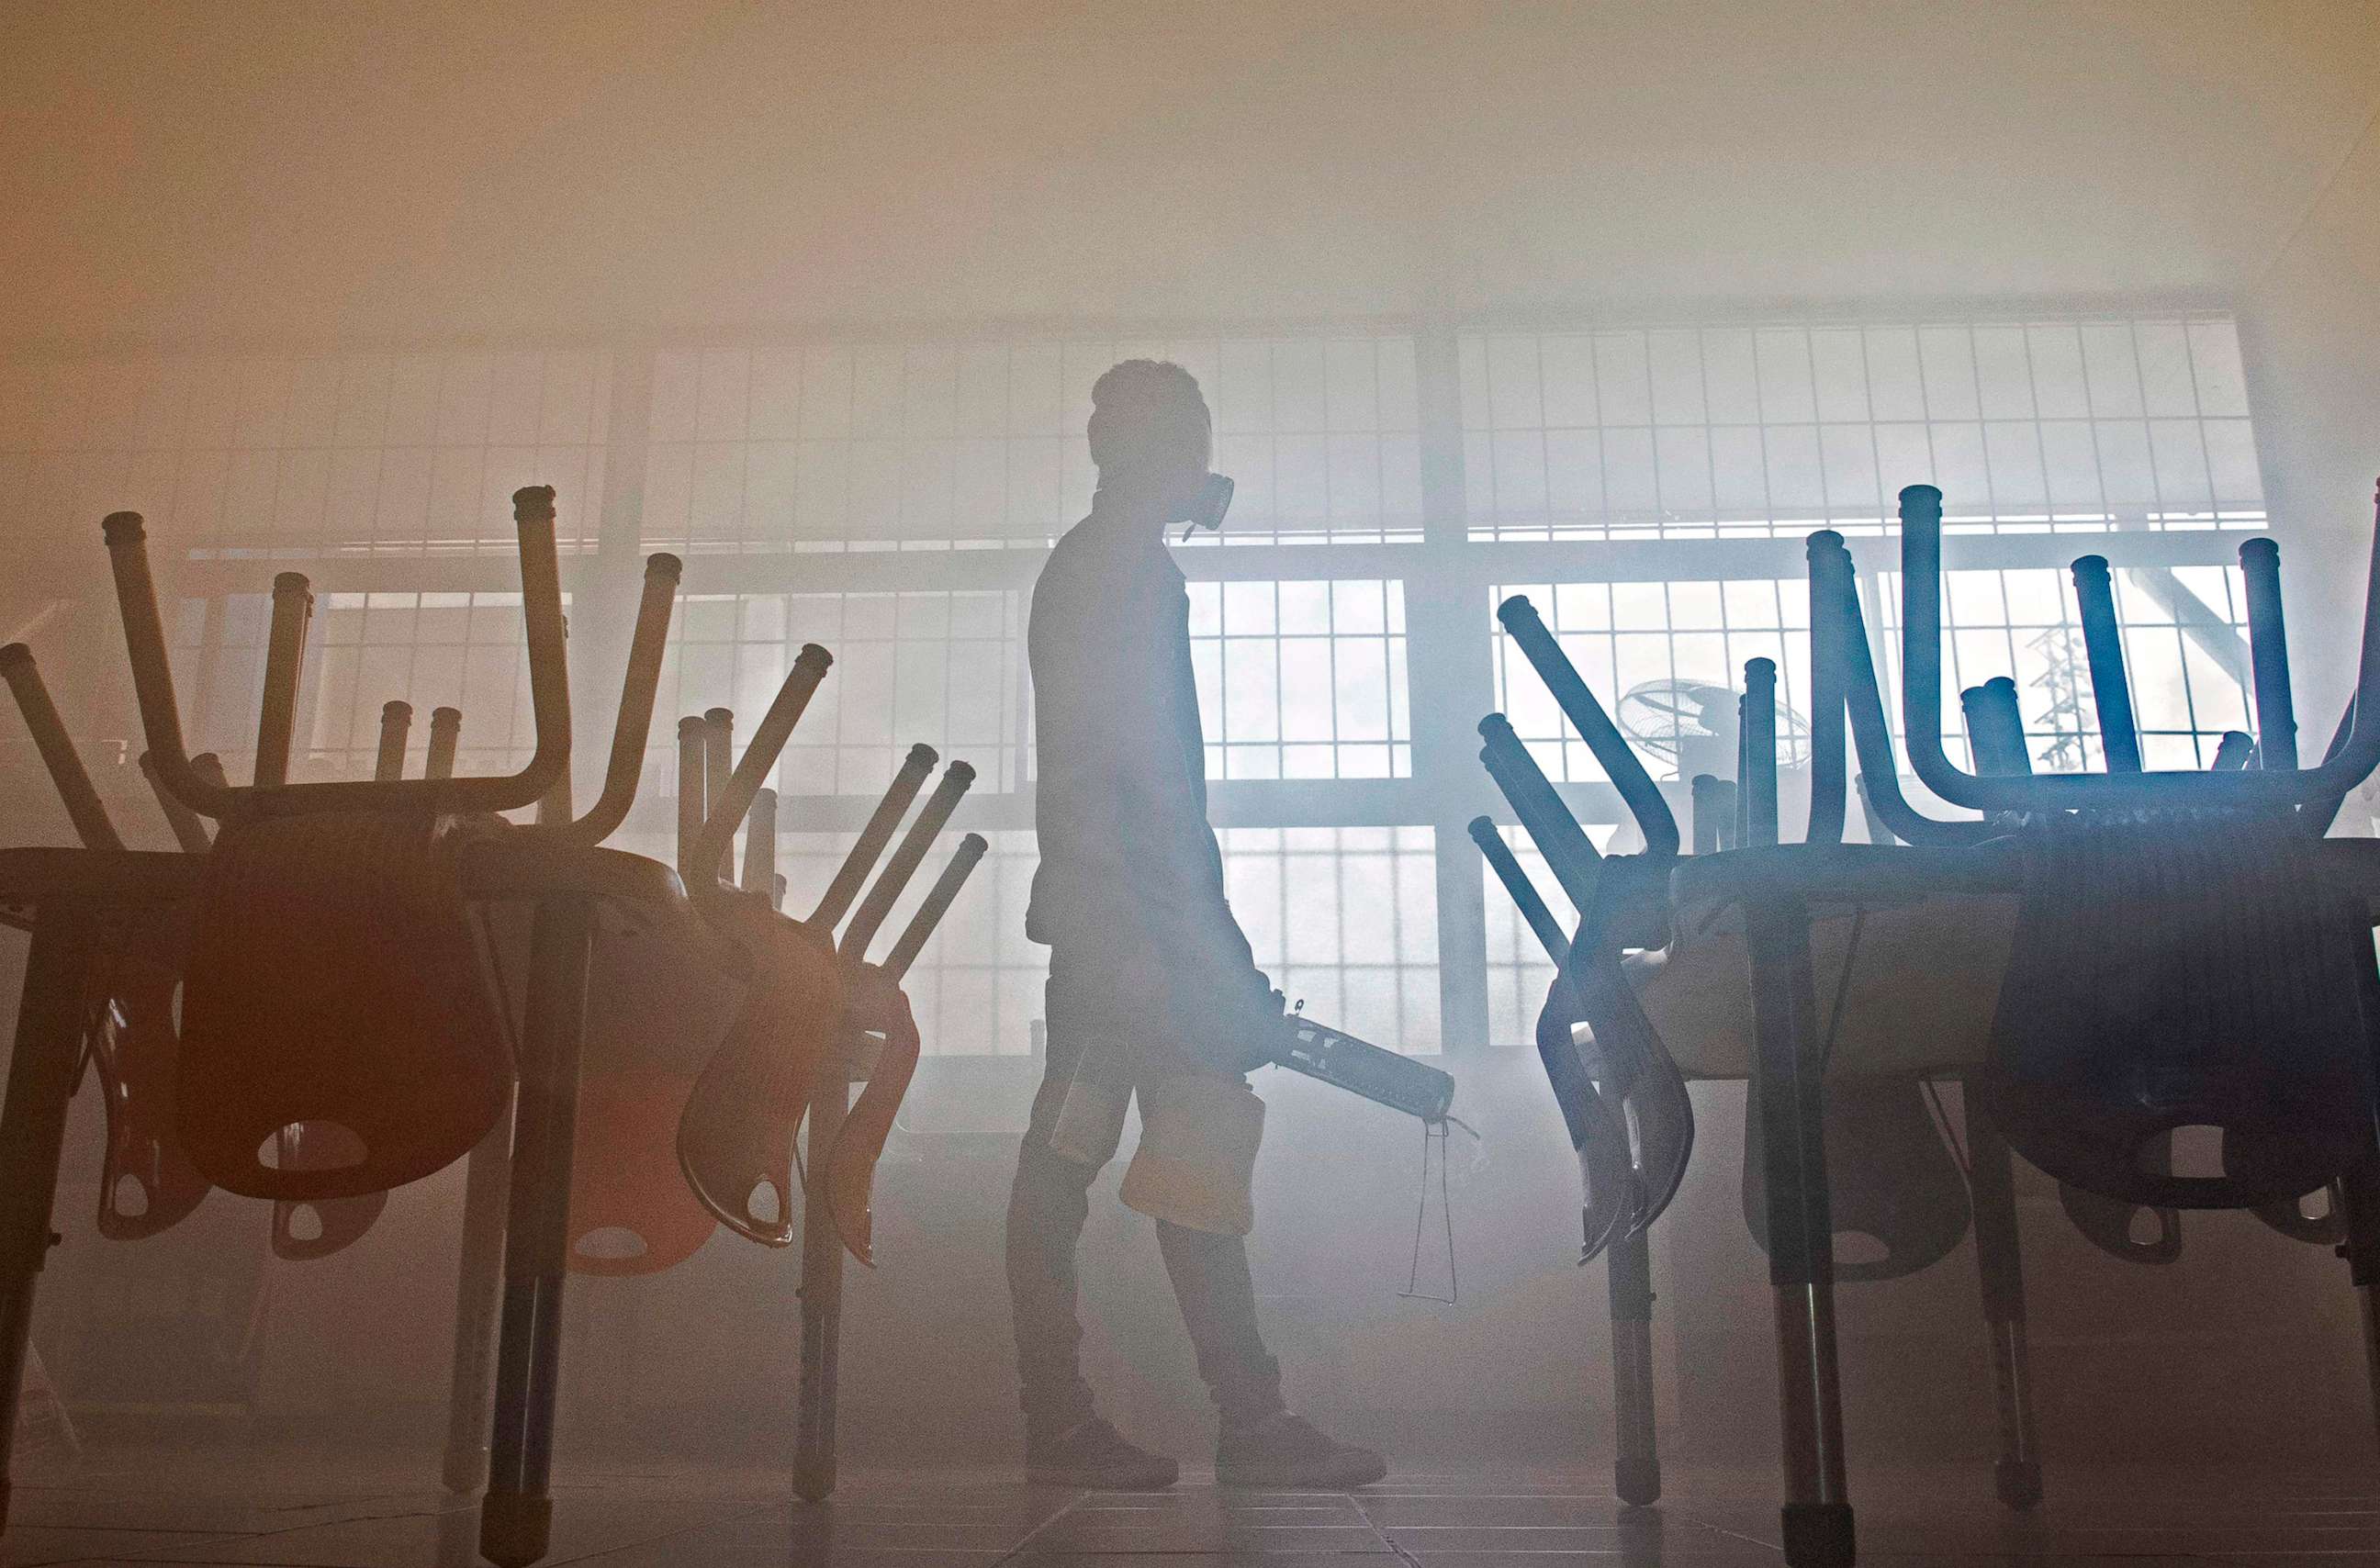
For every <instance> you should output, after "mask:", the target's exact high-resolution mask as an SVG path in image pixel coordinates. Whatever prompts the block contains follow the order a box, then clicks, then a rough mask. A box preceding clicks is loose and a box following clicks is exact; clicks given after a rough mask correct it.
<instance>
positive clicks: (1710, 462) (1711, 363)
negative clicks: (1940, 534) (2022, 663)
mask: <svg viewBox="0 0 2380 1568" xmlns="http://www.w3.org/2000/svg"><path fill="white" fill-rule="evenodd" d="M1463 445H1464V471H1465V475H1466V478H1467V480H1468V482H1469V492H1468V510H1469V514H1470V526H1471V529H1472V533H1473V535H1474V537H1475V538H1483V539H1546V538H1554V539H1623V538H1641V537H1659V538H1670V539H1688V538H1704V539H1707V538H1713V537H1718V538H1730V537H1745V536H1750V537H1761V536H1769V535H1782V536H1799V535H1800V534H1802V533H1803V532H1806V531H1807V530H1808V529H1812V528H1815V527H1820V526H1827V527H1833V528H1838V529H1846V530H1848V529H1865V530H1867V531H1874V530H1875V529H1876V528H1877V526H1878V524H1879V519H1881V518H1882V517H1886V516H1888V515H1889V512H1890V501H1891V497H1892V496H1893V494H1894V493H1895V492H1897V491H1898V490H1899V489H1900V486H1902V485H1904V484H1910V483H1915V482H1918V481H1919V480H1921V479H1922V480H1927V481H1930V482H1932V483H1934V484H1937V485H1939V486H1940V487H1941V489H1942V491H1943V492H1944V493H1945V495H1946V496H1948V497H1949V498H1950V499H1949V514H1950V517H1949V524H1950V526H1952V527H1954V528H1955V527H1958V526H1961V524H1964V525H1966V526H1980V527H1985V528H1989V529H2048V528H2082V529H2095V528H2105V527H2108V526H2110V525H2114V526H2121V525H2123V524H2126V523H2140V524H2144V525H2146V526H2149V527H2152V528H2160V527H2174V526H2197V527H2209V526H2214V525H2215V524H2216V523H2236V524H2246V523H2253V522H2256V521H2260V520H2261V519H2262V517H2263V516H2264V487H2263V485H2262V482H2261V481H2260V480H2259V479H2258V476H2257V467H2256V450H2255V440H2254V436H2253V432H2252V431H2251V430H2250V428H2249V422H2248V404H2247V392H2246V387H2245V381H2244V378H2243V376H2242V375H2241V372H2240V344H2239V336H2238V333H2237V331H2236V330H2235V328H2234V327H2233V324H2232V323H2231V322H2230V321H2228V319H2216V318H2206V317H2178V318H2168V319H2162V320H2136V321H2079V322H2078V321H2054V322H2038V321H2035V322H1896V323H1889V324H1844V325H1834V324H1815V325H1803V324H1771V325H1743V326H1709V327H1691V326H1686V327H1662V328H1645V329H1637V328H1631V329H1628V330H1624V331H1603V332H1580V333H1531V334H1481V335H1477V336H1467V337H1465V338H1464V339H1463Z"/></svg>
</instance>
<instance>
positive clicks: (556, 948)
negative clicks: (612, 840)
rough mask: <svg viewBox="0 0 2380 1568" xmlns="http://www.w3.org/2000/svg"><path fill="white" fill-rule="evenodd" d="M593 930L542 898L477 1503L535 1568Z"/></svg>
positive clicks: (580, 909)
mask: <svg viewBox="0 0 2380 1568" xmlns="http://www.w3.org/2000/svg"><path fill="white" fill-rule="evenodd" d="M593 935H594V913H593V910H592V908H591V906H589V905H588V904H587V903H586V902H584V901H582V900H578V899H556V900H553V901H552V902H549V903H545V904H541V905H540V906H538V911H537V917H536V920H535V923H534V925H533V926H532V927H531V930H530V935H529V959H528V1004H527V1006H526V1008H525V1009H524V1011H523V1018H522V1024H521V1058H522V1060H521V1064H520V1096H519V1104H518V1109H517V1111H516V1118H515V1130H514V1138H515V1142H514V1148H513V1167H512V1192H511V1202H510V1212H509V1214H508V1216H507V1222H506V1224H505V1233H504V1314H503V1319H502V1321H501V1323H500V1325H499V1327H498V1330H497V1345H496V1398H495V1420H494V1424H493V1436H492V1440H491V1441H490V1443H489V1473H488V1492H487V1496H486V1497H485V1498H483V1499H481V1500H480V1552H481V1554H482V1555H484V1556H485V1557H486V1558H487V1559H488V1561H489V1562H493V1563H495V1564H497V1568H527V1564H528V1563H531V1562H536V1561H537V1560H538V1559H539V1558H540V1557H543V1556H544V1555H545V1553H546V1548H547V1544H548V1540H549V1537H550V1536H551V1533H552V1528H553V1497H552V1495H551V1493H550V1485H551V1481H552V1477H553V1405H554V1391H555V1389H556V1387H557V1386H558V1385H559V1383H560V1381H561V1376H562V1287H563V1280H564V1272H565V1268H566V1266H567V1264H568V1261H569V1246H570V1162H571V1155H572V1152H573V1148H574V1145H575V1143H576V1141H577V1120H578V1076H579V1073H578V1068H579V1061H578V1058H579V1048H580V1045H581V1043H582V1041H583V1039H584V1038H585V1035H586V1025H587V968H588V960H589V948H590V946H591V943H592V939H593Z"/></svg>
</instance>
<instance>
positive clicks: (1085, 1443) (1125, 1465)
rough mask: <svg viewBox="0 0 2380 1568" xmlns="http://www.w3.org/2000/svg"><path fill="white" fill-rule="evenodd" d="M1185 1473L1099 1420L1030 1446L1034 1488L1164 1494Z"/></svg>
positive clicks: (1028, 1468)
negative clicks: (1162, 1491)
mask: <svg viewBox="0 0 2380 1568" xmlns="http://www.w3.org/2000/svg"><path fill="white" fill-rule="evenodd" d="M1181 1471H1182V1467H1181V1466H1180V1465H1177V1464H1176V1463H1174V1462H1173V1461H1172V1460H1171V1459H1168V1458H1167V1457H1166V1456H1165V1455H1163V1454H1161V1453H1149V1452H1148V1451H1147V1449H1145V1448H1138V1447H1135V1445H1134V1444H1133V1443H1131V1442H1130V1441H1128V1440H1126V1439H1125V1438H1124V1436H1123V1433H1121V1432H1119V1431H1117V1430H1116V1429H1115V1428H1113V1427H1111V1426H1109V1425H1108V1424H1107V1422H1106V1421H1105V1420H1104V1419H1102V1418H1101V1417H1099V1416H1092V1417H1090V1418H1089V1419H1088V1420H1086V1421H1078V1422H1076V1423H1075V1425H1074V1426H1072V1427H1070V1428H1067V1429H1066V1430H1065V1431H1063V1432H1060V1433H1058V1434H1056V1435H1054V1436H1052V1437H1050V1438H1046V1439H1042V1440H1035V1439H1034V1437H1033V1436H1032V1435H1030V1434H1029V1433H1028V1434H1027V1436H1026V1441H1025V1480H1026V1484H1027V1485H1028V1486H1036V1487H1076V1488H1082V1489H1087V1490H1091V1491H1123V1492H1144V1491H1158V1490H1161V1489H1164V1488H1166V1487H1170V1486H1172V1484H1173V1482H1174V1479H1175V1478H1176V1477H1178V1476H1179V1475H1180V1474H1181Z"/></svg>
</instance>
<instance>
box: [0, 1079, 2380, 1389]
mask: <svg viewBox="0 0 2380 1568" xmlns="http://www.w3.org/2000/svg"><path fill="white" fill-rule="evenodd" d="M19 1038H20V1039H21V1038H22V1037H21V1036H20V1037H19ZM18 1049H20V1050H21V1049H23V1048H22V1047H21V1046H20V1047H19V1048H18ZM10 1092H11V1099H12V1100H13V1099H14V1090H13V1089H12V1090H11V1091H10ZM2338 1201H2339V1203H2340V1205H2341V1207H2342V1208H2343V1209H2345V1212H2346V1218H2347V1241H2346V1243H2345V1244H2344V1245H2343V1246H2340V1247H2339V1249H2338V1252H2339V1256H2340V1257H2342V1258H2346V1259H2347V1275H2348V1278H2349V1280H2350V1281H2351V1282H2353V1284H2354V1286H2355V1296H2356V1305H2357V1307H2359V1308H2360V1309H2361V1312H2362V1319H2363V1369H2364V1375H2365V1376H2366V1377H2367V1378H2368V1379H2369V1380H2370V1381H2371V1384H2372V1410H2373V1417H2374V1422H2375V1423H2380V1153H2373V1154H2367V1155H2366V1156H2365V1157H2364V1159H2363V1161H2362V1163H2361V1164H2359V1165H2357V1166H2356V1167H2355V1168H2354V1169H2352V1170H2350V1171H2349V1172H2347V1173H2345V1174H2344V1175H2343V1176H2342V1177H2340V1179H2339V1183H2338Z"/></svg>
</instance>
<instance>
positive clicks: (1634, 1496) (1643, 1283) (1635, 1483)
mask: <svg viewBox="0 0 2380 1568" xmlns="http://www.w3.org/2000/svg"><path fill="white" fill-rule="evenodd" d="M1604 1268H1605V1270H1606V1271H1607V1274H1608V1278H1609V1284H1610V1287H1611V1404H1612V1411H1611V1414H1612V1421H1613V1424H1614V1425H1615V1426H1616V1427H1617V1428H1618V1437H1619V1447H1620V1457H1619V1458H1618V1459H1617V1460H1616V1461H1614V1462H1613V1465H1612V1466H1611V1485H1612V1490H1614V1491H1616V1492H1618V1493H1619V1494H1620V1501H1622V1502H1625V1503H1627V1504H1629V1505H1630V1506H1632V1507H1636V1508H1644V1507H1647V1506H1649V1505H1650V1504H1653V1503H1656V1502H1658V1501H1660V1500H1661V1451H1660V1446H1659V1440H1658V1437H1657V1435H1656V1433H1655V1431H1654V1417H1653V1252H1652V1248H1651V1246H1649V1245H1647V1243H1646V1239H1645V1233H1644V1232H1642V1231H1638V1232H1637V1233H1636V1234H1633V1235H1625V1236H1621V1238H1620V1239H1619V1240H1617V1241H1615V1242H1613V1243H1612V1244H1611V1250H1610V1251H1609V1253H1607V1254H1605V1257H1604Z"/></svg>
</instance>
